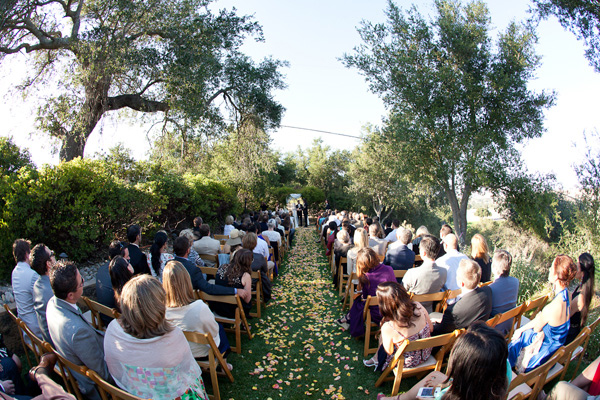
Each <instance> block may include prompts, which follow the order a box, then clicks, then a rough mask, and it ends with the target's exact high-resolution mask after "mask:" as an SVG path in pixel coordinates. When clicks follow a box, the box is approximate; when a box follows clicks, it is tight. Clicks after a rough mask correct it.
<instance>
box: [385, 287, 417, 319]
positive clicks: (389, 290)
mask: <svg viewBox="0 0 600 400" xmlns="http://www.w3.org/2000/svg"><path fill="white" fill-rule="evenodd" d="M377 298H378V299H379V312H380V313H381V317H382V319H386V320H389V321H394V322H396V323H397V324H398V326H402V327H407V328H409V327H411V326H414V325H415V324H414V322H413V319H416V318H419V317H420V316H421V314H418V313H416V310H417V307H418V306H417V303H415V302H414V301H412V300H411V299H410V295H409V294H408V293H407V292H406V289H404V287H403V286H402V285H400V284H399V283H398V282H383V283H380V284H379V286H377Z"/></svg>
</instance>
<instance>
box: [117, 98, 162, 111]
mask: <svg viewBox="0 0 600 400" xmlns="http://www.w3.org/2000/svg"><path fill="white" fill-rule="evenodd" d="M125 107H129V108H131V109H133V110H136V111H142V112H157V111H163V112H166V111H168V110H169V105H168V104H167V103H166V102H163V101H155V100H148V99H145V98H143V97H142V96H141V95H139V94H123V95H120V96H114V97H109V98H108V99H107V101H106V110H107V111H111V110H119V109H121V108H125Z"/></svg>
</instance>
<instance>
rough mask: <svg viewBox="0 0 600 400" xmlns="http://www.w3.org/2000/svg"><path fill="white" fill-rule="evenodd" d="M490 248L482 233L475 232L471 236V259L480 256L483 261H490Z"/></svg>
mask: <svg viewBox="0 0 600 400" xmlns="http://www.w3.org/2000/svg"><path fill="white" fill-rule="evenodd" d="M489 252H490V249H489V248H488V245H487V242H486V240H485V238H484V237H483V235H481V234H479V233H476V234H475V235H473V237H472V238H471V257H473V259H476V258H481V259H483V262H484V263H486V264H487V263H488V262H489V261H490V255H489Z"/></svg>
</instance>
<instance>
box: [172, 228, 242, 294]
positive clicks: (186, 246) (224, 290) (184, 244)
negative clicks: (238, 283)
mask: <svg viewBox="0 0 600 400" xmlns="http://www.w3.org/2000/svg"><path fill="white" fill-rule="evenodd" d="M173 252H174V253H175V258H174V260H175V261H179V262H180V263H181V264H182V265H183V266H184V267H185V269H186V270H187V272H188V274H190V278H191V280H192V287H193V288H194V290H202V291H203V292H206V293H208V294H212V295H215V296H219V295H232V294H239V295H240V298H242V299H244V301H250V297H251V296H252V294H251V293H250V291H246V290H244V289H235V288H229V287H224V286H219V285H212V284H210V283H208V282H207V281H206V279H205V278H204V275H202V271H200V268H198V267H196V265H194V264H192V262H191V261H190V260H188V259H187V257H188V254H189V252H190V242H189V240H188V239H187V238H186V237H181V236H179V237H178V238H177V239H175V242H173Z"/></svg>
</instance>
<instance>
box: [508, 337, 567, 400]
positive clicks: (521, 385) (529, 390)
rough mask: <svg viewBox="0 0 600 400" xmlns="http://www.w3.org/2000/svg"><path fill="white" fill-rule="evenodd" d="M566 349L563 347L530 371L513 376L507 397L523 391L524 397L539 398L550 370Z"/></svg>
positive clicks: (509, 397)
mask: <svg viewBox="0 0 600 400" xmlns="http://www.w3.org/2000/svg"><path fill="white" fill-rule="evenodd" d="M564 351H565V349H564V348H563V347H561V348H560V349H558V350H557V351H556V353H554V354H553V355H552V357H550V358H549V359H548V361H546V362H545V363H544V364H542V365H540V366H539V367H537V368H534V369H532V370H531V371H529V372H525V373H521V374H519V375H517V376H513V379H512V381H511V382H510V385H509V386H508V396H507V399H509V400H510V399H513V398H514V397H515V396H516V395H517V394H518V393H521V395H522V396H523V399H528V398H529V399H537V397H538V394H540V392H541V390H542V389H543V388H544V385H545V384H546V377H547V376H548V371H550V370H551V369H552V367H553V366H554V364H556V363H557V362H558V360H559V359H560V358H561V357H562V356H563V353H564ZM528 382H529V384H528Z"/></svg>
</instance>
